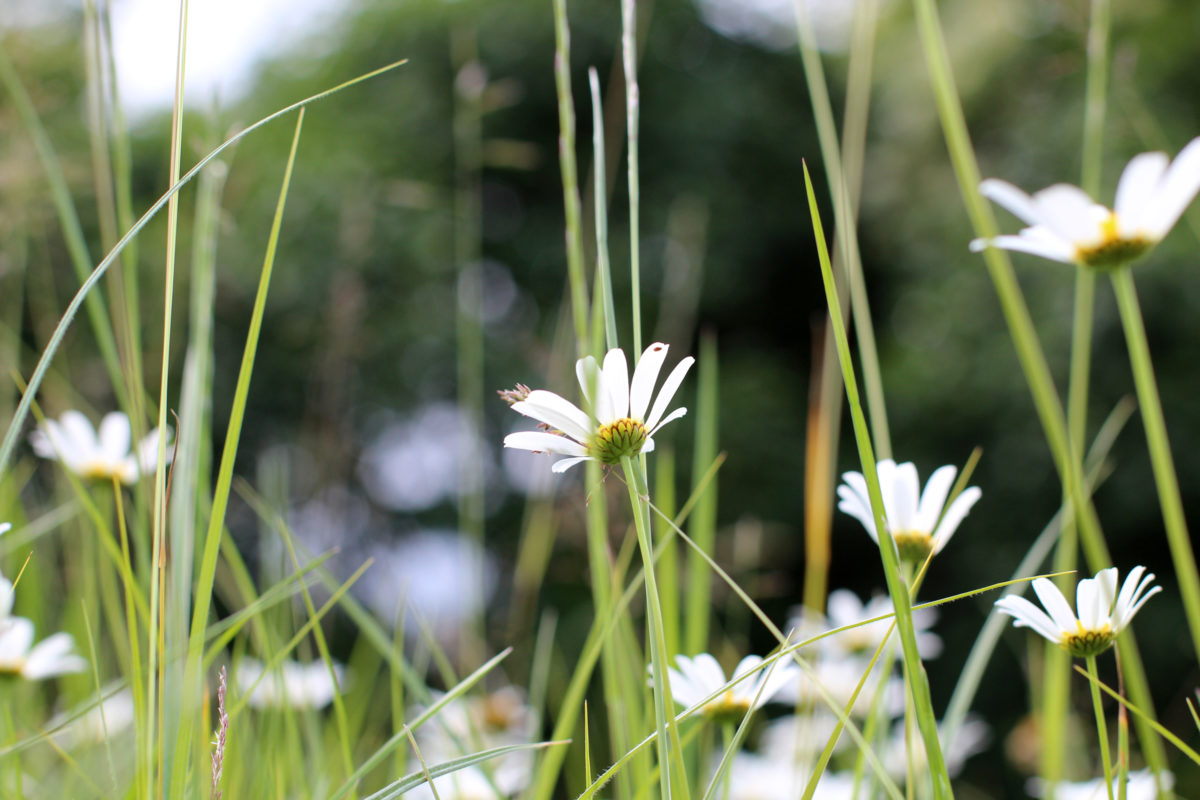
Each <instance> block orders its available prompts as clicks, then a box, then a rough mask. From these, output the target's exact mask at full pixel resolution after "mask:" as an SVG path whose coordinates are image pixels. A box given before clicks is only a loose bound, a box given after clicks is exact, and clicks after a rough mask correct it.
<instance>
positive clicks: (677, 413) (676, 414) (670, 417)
mask: <svg viewBox="0 0 1200 800" xmlns="http://www.w3.org/2000/svg"><path fill="white" fill-rule="evenodd" d="M686 415H687V409H686V408H677V409H675V410H674V411H672V412H671V413H670V414H667V415H666V416H665V417H663V418H662V419H660V420H659V421H658V424H657V425H655V426H654V427H653V428H651V429H650V430H648V431H647V434H648V435H651V436H653V435H654V434H655V433H656V432H658V431H659V430H661V429H662V427H663V426H664V425H666V424H667V423H668V422H673V421H675V420H677V419H679V418H680V417H683V416H686Z"/></svg>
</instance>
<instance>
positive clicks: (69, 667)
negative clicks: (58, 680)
mask: <svg viewBox="0 0 1200 800" xmlns="http://www.w3.org/2000/svg"><path fill="white" fill-rule="evenodd" d="M33 632H34V630H33V621H32V620H29V619H26V618H25V617H9V618H8V619H5V620H4V621H3V622H0V675H15V676H17V677H20V678H24V679H25V680H29V681H38V680H42V679H43V678H53V677H55V676H57V675H63V674H65V673H68V672H82V671H83V670H84V669H86V668H87V661H85V660H84V659H83V657H82V656H79V655H77V654H76V653H75V652H74V650H75V640H74V639H72V638H71V635H70V634H69V633H56V634H54V635H53V636H48V637H47V638H45V639H43V640H42V641H40V642H38V643H37V644H36V645H35V644H34V643H33Z"/></svg>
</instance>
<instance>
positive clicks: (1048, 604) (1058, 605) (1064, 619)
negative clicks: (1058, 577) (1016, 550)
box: [1033, 578, 1078, 640]
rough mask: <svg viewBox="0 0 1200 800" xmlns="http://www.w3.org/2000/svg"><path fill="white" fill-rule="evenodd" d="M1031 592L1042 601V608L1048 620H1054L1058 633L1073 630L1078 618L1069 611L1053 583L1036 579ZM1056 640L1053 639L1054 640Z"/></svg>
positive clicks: (1063, 598)
mask: <svg viewBox="0 0 1200 800" xmlns="http://www.w3.org/2000/svg"><path fill="white" fill-rule="evenodd" d="M1033 591H1034V592H1036V593H1037V596H1038V600H1041V601H1042V606H1044V607H1045V609H1046V611H1047V613H1049V614H1050V619H1052V620H1054V624H1055V626H1057V628H1058V630H1059V631H1060V632H1063V631H1072V632H1073V631H1074V630H1075V628H1076V627H1077V623H1078V618H1077V617H1076V616H1075V612H1073V611H1072V610H1071V605H1070V603H1068V602H1067V598H1065V597H1063V594H1062V592H1060V591H1059V590H1058V587H1057V586H1055V585H1054V582H1053V581H1051V580H1050V579H1048V578H1037V579H1036V580H1034V582H1033ZM1057 638H1058V637H1055V639H1056V640H1057Z"/></svg>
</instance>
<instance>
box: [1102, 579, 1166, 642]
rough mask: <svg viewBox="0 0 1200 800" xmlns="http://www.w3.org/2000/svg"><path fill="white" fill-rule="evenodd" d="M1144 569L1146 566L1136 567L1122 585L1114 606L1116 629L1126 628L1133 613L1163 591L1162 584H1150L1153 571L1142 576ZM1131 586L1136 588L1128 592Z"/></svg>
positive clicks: (1152, 580)
mask: <svg viewBox="0 0 1200 800" xmlns="http://www.w3.org/2000/svg"><path fill="white" fill-rule="evenodd" d="M1144 570H1145V568H1144V567H1135V568H1134V569H1133V570H1132V571H1131V572H1130V573H1129V576H1128V577H1127V578H1126V579H1125V585H1124V586H1122V587H1121V596H1120V597H1118V598H1117V603H1116V606H1115V607H1114V608H1113V622H1112V625H1113V630H1115V631H1121V630H1122V629H1124V627H1125V626H1126V625H1128V624H1129V622H1130V620H1132V619H1133V615H1134V614H1136V613H1137V612H1138V610H1139V609H1141V607H1142V606H1143V605H1144V604H1145V602H1146V601H1147V600H1149V599H1150V598H1151V597H1153V596H1154V595H1156V594H1158V593H1159V592H1161V591H1162V587H1161V586H1155V587H1154V588H1150V584H1151V583H1153V582H1154V573H1153V572H1151V573H1149V574H1147V575H1146V576H1145V577H1142V572H1143V571H1144ZM1138 578H1141V580H1138ZM1131 586H1132V587H1134V588H1133V589H1132V591H1130V592H1128V594H1127V593H1126V588H1127V587H1131ZM1147 589H1149V591H1147ZM1143 593H1144V594H1143ZM1122 600H1124V602H1122Z"/></svg>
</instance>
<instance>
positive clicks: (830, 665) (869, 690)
mask: <svg viewBox="0 0 1200 800" xmlns="http://www.w3.org/2000/svg"><path fill="white" fill-rule="evenodd" d="M869 664H870V660H869V659H866V658H861V657H858V656H842V657H833V656H826V657H823V658H820V659H818V660H817V661H816V662H815V663H813V664H812V671H811V673H809V672H799V674H798V675H797V676H796V678H795V680H790V681H788V683H787V684H786V685H784V686H783V688H782V689H780V691H779V693H778V694H776V696H775V700H776V701H777V702H780V703H790V704H792V705H794V706H797V707H800V708H808V709H827V708H829V703H830V702H833V703H836V704H837V706H838V708H842V709H844V708H846V707H847V705H849V704H850V699H851V698H852V697H853V698H854V704H853V706H851V707H850V714H851V715H853V716H856V717H859V718H862V717H865V716H866V715H867V714H869V713H870V712H871V709H872V707H873V706H874V705H875V703H876V698H877V697H878V698H879V699H878V702H879V703H880V704H881V705H882V707H883V710H884V712H885V713H886V714H888V715H889V716H896V715H897V714H900V713H902V712H903V711H904V680H903V679H902V678H900V677H899V676H898V675H895V674H894V673H892V672H889V671H885V670H883V669H881V668H880V667H879V663H877V664H876V669H875V674H874V675H871V676H868V678H867V680H866V681H865V682H863V688H862V691H860V692H859V693H858V695H857V697H855V695H854V692H855V690H856V689H857V688H858V684H859V682H861V681H862V678H863V675H865V674H866V672H867V666H868V665H869ZM880 681H883V686H882V687H881V686H880ZM827 697H828V699H826V698H827Z"/></svg>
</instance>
